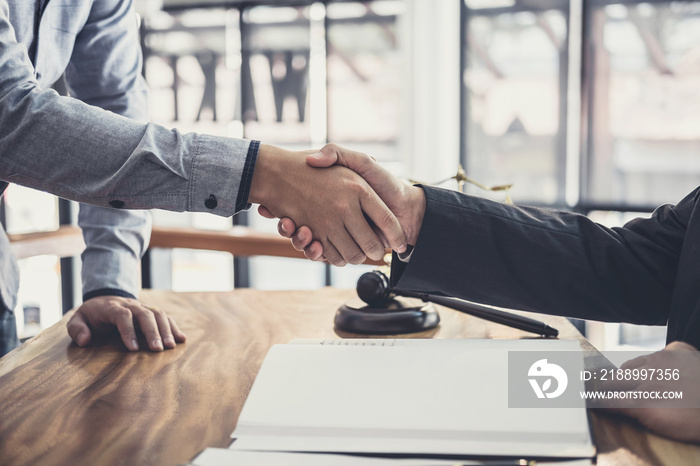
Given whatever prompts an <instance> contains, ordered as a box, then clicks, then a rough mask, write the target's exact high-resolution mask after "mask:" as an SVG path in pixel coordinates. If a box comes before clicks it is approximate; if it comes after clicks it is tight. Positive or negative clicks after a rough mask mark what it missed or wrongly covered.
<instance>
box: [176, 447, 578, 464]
mask: <svg viewBox="0 0 700 466" xmlns="http://www.w3.org/2000/svg"><path fill="white" fill-rule="evenodd" d="M488 464H489V463H488V462H487V463H484V462H481V461H454V460H432V459H390V458H371V457H366V456H348V455H328V454H321V453H288V452H271V451H234V450H227V449H225V448H207V449H206V450H204V451H203V452H202V453H200V454H199V455H197V457H196V458H195V459H193V460H192V462H191V463H189V466H229V465H245V466H282V465H283V466H329V465H332V466H480V465H481V466H484V465H488ZM499 464H505V462H504V463H501V462H499ZM509 464H510V463H509ZM512 464H513V466H516V465H518V464H519V463H517V462H515V461H513V462H512ZM546 464H547V465H549V466H592V463H591V461H590V460H578V461H557V462H547V463H546Z"/></svg>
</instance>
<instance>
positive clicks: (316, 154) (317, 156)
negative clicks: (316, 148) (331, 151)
mask: <svg viewBox="0 0 700 466" xmlns="http://www.w3.org/2000/svg"><path fill="white" fill-rule="evenodd" d="M311 157H313V158H315V159H320V158H321V157H323V154H322V153H320V152H316V153H314V154H311Z"/></svg>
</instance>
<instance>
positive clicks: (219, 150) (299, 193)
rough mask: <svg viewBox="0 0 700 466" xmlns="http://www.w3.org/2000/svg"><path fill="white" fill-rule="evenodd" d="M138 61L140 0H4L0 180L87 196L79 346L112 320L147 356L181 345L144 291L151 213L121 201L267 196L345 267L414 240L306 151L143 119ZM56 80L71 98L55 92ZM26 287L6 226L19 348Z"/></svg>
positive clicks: (4, 254)
mask: <svg viewBox="0 0 700 466" xmlns="http://www.w3.org/2000/svg"><path fill="white" fill-rule="evenodd" d="M141 64H142V58H141V50H140V48H139V41H138V31H137V25H136V19H135V15H134V13H133V11H132V1H131V0H101V1H95V0H85V1H82V2H75V1H73V0H0V180H1V181H0V183H2V186H1V188H2V189H3V190H4V188H5V186H6V184H7V183H8V182H11V183H17V184H22V185H25V186H29V187H33V188H36V189H40V190H43V191H47V192H51V193H54V194H56V195H58V196H61V197H65V198H67V199H72V200H76V201H80V202H84V203H89V204H91V206H86V205H84V206H81V212H80V217H79V221H80V226H81V227H82V228H83V231H84V236H85V241H86V244H87V248H86V250H85V253H84V254H83V291H84V293H85V295H84V297H83V298H84V301H85V302H84V304H83V305H82V306H81V307H80V308H79V309H78V311H77V312H76V314H75V315H74V316H73V318H72V320H71V321H70V322H69V324H68V330H69V334H70V335H71V337H72V338H73V340H74V341H75V342H76V343H78V344H79V345H86V344H88V343H89V342H90V341H91V340H92V338H93V332H94V330H96V329H98V328H102V327H104V326H116V327H117V328H118V329H119V332H120V334H121V336H122V339H123V341H124V344H125V345H126V347H127V348H128V349H130V350H137V349H138V345H137V343H136V333H135V330H134V321H136V322H138V324H139V326H140V328H141V330H142V331H143V333H144V335H145V336H146V339H147V341H148V344H149V347H150V349H151V350H154V351H158V350H162V349H163V348H164V347H165V348H168V347H174V346H175V343H176V341H184V335H183V334H182V332H180V331H179V330H178V329H177V326H176V325H175V323H174V322H173V321H172V319H170V318H169V317H168V316H167V315H166V314H164V313H162V312H161V311H159V310H157V309H151V308H149V307H148V306H145V305H144V304H142V303H140V302H139V301H137V300H136V299H135V296H136V293H137V290H138V283H137V278H136V277H137V273H136V268H137V263H138V260H139V258H140V257H141V254H142V253H143V252H144V250H145V248H146V247H147V245H148V237H149V233H150V223H149V222H150V220H149V218H148V216H147V215H146V214H144V213H143V212H141V213H137V212H133V211H128V210H122V209H148V208H160V209H167V210H174V211H196V212H211V213H213V214H216V215H222V216H230V215H233V214H235V213H237V212H239V211H241V210H243V209H246V208H248V207H249V206H250V204H249V202H257V203H261V204H264V205H265V206H266V207H267V208H268V209H269V211H270V212H272V213H273V214H274V215H277V216H286V217H290V218H292V219H294V220H295V221H296V222H298V224H304V225H309V226H311V227H312V228H313V231H314V232H315V233H316V234H317V236H316V238H317V239H318V240H320V241H321V243H322V244H323V247H324V253H325V255H326V257H327V258H328V260H329V261H330V262H331V263H333V264H335V265H341V266H342V265H344V264H345V263H359V262H362V261H363V260H364V259H365V256H366V255H367V256H370V257H373V258H379V257H381V255H382V254H383V251H384V246H391V247H393V248H394V249H399V250H400V249H402V248H404V247H405V244H404V243H405V239H404V235H403V232H402V231H401V228H400V225H399V224H398V221H397V220H396V218H395V217H394V216H393V214H392V213H391V211H390V210H389V209H388V208H387V207H386V205H384V203H383V202H382V201H381V200H380V199H379V197H378V196H377V195H376V194H375V193H374V191H372V190H371V189H370V188H369V186H368V185H367V184H366V183H365V182H364V180H362V179H361V178H359V177H358V176H357V175H355V174H354V173H353V172H351V171H350V170H347V169H345V168H341V167H338V168H337V170H336V169H329V170H315V169H313V168H310V167H308V166H307V165H306V164H305V162H304V157H303V156H302V155H304V154H301V153H293V152H290V151H286V150H283V149H280V148H277V147H273V146H267V145H261V144H260V143H259V142H257V141H246V140H241V139H231V138H221V137H215V136H207V135H202V134H194V133H192V134H181V133H179V132H178V131H177V130H169V129H166V128H163V127H160V126H157V125H153V124H148V123H145V122H146V120H147V108H146V86H145V83H144V80H143V78H142V76H141V73H140V72H141ZM61 75H65V78H66V83H67V86H68V89H69V92H70V95H71V97H61V96H58V95H57V94H56V93H55V92H54V91H52V90H50V89H49V87H50V86H51V85H52V84H53V83H54V82H55V81H56V80H57V79H59V78H60V77H61ZM329 193H333V194H332V196H333V197H332V198H331V199H328V198H326V196H329ZM363 214H366V215H367V216H368V217H369V218H370V219H371V220H372V221H373V222H374V223H375V224H376V226H377V227H378V228H379V230H381V233H382V235H380V236H383V237H384V238H381V239H380V237H379V236H377V234H375V233H374V232H373V230H372V228H371V226H370V225H369V224H368V223H367V221H366V220H365V218H364V216H363ZM17 286H18V274H17V266H16V263H15V261H14V259H13V257H12V255H11V252H10V249H9V243H8V240H7V237H6V235H5V233H4V231H2V230H0V298H2V303H1V304H2V306H0V314H1V316H0V329H2V327H4V330H2V331H0V337H2V335H5V337H6V340H7V341H8V342H9V345H8V344H5V346H12V344H14V343H15V342H16V335H15V334H14V316H13V315H12V309H14V307H15V304H16V294H17ZM2 345H3V343H1V342H0V346H2ZM0 349H1V348H0ZM5 349H7V348H5Z"/></svg>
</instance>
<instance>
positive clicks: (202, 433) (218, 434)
mask: <svg viewBox="0 0 700 466" xmlns="http://www.w3.org/2000/svg"><path fill="white" fill-rule="evenodd" d="M352 296H353V291H350V290H336V289H332V288H325V289H321V290H318V291H258V290H237V291H234V292H230V293H175V292H169V291H145V292H144V293H143V294H142V296H141V298H142V299H143V300H144V301H145V302H146V303H148V304H150V305H155V306H158V307H160V308H162V309H164V310H167V311H168V312H170V313H171V315H173V316H174V317H175V319H176V320H177V321H178V323H179V324H180V327H181V328H182V329H183V330H184V331H185V333H186V334H187V336H188V341H187V343H185V344H181V345H178V346H177V348H175V349H173V350H168V351H164V352H162V353H151V352H148V351H141V352H138V353H129V352H127V351H126V350H125V348H124V347H123V345H122V344H121V342H120V340H119V339H118V337H116V336H115V335H109V336H107V337H106V338H105V339H104V341H103V342H102V343H100V344H98V345H96V346H93V347H90V348H79V347H77V346H75V345H74V344H72V343H71V341H70V339H69V337H68V335H67V333H66V329H65V320H66V319H64V321H62V322H59V323H58V324H56V325H55V326H53V327H51V328H49V329H47V330H45V331H43V332H42V333H40V334H39V335H38V336H37V337H35V338H33V339H32V340H30V341H28V342H26V343H25V344H23V345H22V346H21V347H20V348H18V349H17V350H15V351H13V352H12V353H10V354H9V355H7V356H5V357H3V358H2V359H0V464H2V465H68V464H70V465H82V464H85V465H161V464H162V465H175V464H181V463H184V462H187V461H188V460H190V459H191V458H192V457H193V456H194V455H195V454H197V453H198V452H199V451H201V450H202V449H204V448H206V447H210V446H216V447H224V446H226V445H228V444H229V435H230V434H231V432H232V431H233V429H234V427H235V425H236V420H237V418H238V414H239V412H240V410H241V407H242V406H243V402H244V401H245V398H246V396H247V394H248V392H249V390H250V387H251V384H252V382H253V380H254V378H255V375H256V374H257V372H258V369H259V368H260V365H261V363H262V360H263V358H264V356H265V354H266V352H267V350H268V349H269V347H270V346H271V345H272V344H275V343H286V342H289V341H290V340H292V339H294V338H326V337H327V338H337V337H338V336H343V337H352V336H354V335H338V334H336V333H335V331H334V330H333V316H334V313H335V310H336V309H337V308H338V306H340V305H341V304H343V303H344V302H346V301H347V300H349V299H350V298H351V297H352ZM440 313H441V317H442V323H441V324H440V326H439V327H438V328H436V329H434V330H432V331H429V332H424V333H422V334H415V335H412V337H419V338H529V337H531V336H532V335H531V334H527V333H525V332H521V331H518V330H514V329H510V328H508V327H503V326H500V325H496V324H492V323H488V322H485V321H482V320H479V319H476V318H473V317H470V316H466V315H464V314H460V313H457V312H455V311H451V310H449V309H440ZM540 317H542V316H540ZM543 320H545V321H546V322H547V323H549V324H550V325H552V326H554V327H556V328H558V329H559V330H560V332H561V334H560V335H561V338H567V339H578V338H581V336H580V335H579V334H578V332H577V331H576V330H575V329H574V327H573V326H571V325H570V324H569V323H568V322H567V321H566V320H565V319H563V318H559V317H544V318H543ZM141 343H142V345H144V342H141ZM592 420H593V425H594V434H595V435H596V437H597V441H598V444H599V448H600V455H599V464H603V465H606V464H616V465H628V464H674V465H675V464H693V462H688V461H689V460H695V461H694V463H695V464H700V448H699V447H697V446H695V445H686V444H680V443H677V442H673V441H670V440H666V439H662V438H660V437H657V436H654V435H652V434H648V433H646V432H645V431H644V430H643V429H642V428H640V427H638V426H636V425H634V424H633V423H631V422H628V421H626V420H624V419H619V418H614V417H610V416H607V415H605V414H604V413H603V414H601V413H594V414H593V416H592Z"/></svg>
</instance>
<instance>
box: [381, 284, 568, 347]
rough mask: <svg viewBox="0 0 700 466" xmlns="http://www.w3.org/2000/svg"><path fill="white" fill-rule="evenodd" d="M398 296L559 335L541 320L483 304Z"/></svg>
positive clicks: (408, 294)
mask: <svg viewBox="0 0 700 466" xmlns="http://www.w3.org/2000/svg"><path fill="white" fill-rule="evenodd" d="M394 292H395V293H396V294H397V295H400V296H406V297H407V298H418V299H421V300H423V301H430V302H433V303H435V304H439V305H441V306H445V307H449V308H452V309H454V310H456V311H460V312H464V313H465V314H469V315H473V316H474V317H478V318H480V319H484V320H489V321H491V322H496V323H498V324H502V325H507V326H509V327H513V328H517V329H519V330H524V331H526V332H532V333H536V334H537V335H543V336H545V337H556V336H557V335H559V330H557V329H555V328H553V327H550V326H549V325H547V324H545V323H544V322H540V321H539V320H535V319H530V318H529V317H523V316H519V315H516V314H511V313H509V312H504V311H499V310H498V309H493V308H491V307H488V306H482V305H481V304H476V303H471V302H469V301H464V300H462V299H457V298H447V297H445V296H438V295H433V294H428V293H417V292H414V291H400V290H394Z"/></svg>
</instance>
